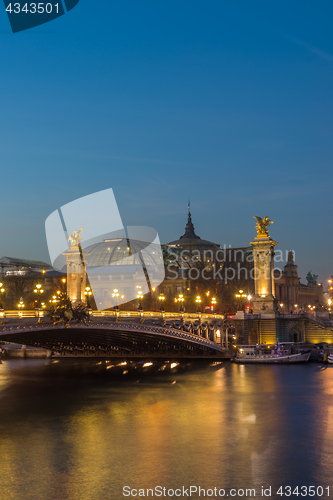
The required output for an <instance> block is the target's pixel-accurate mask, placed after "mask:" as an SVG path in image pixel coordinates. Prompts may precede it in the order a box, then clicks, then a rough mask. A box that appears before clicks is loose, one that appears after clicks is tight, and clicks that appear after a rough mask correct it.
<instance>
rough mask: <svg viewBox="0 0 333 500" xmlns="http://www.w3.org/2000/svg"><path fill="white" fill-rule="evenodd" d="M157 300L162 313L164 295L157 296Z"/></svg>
mask: <svg viewBox="0 0 333 500" xmlns="http://www.w3.org/2000/svg"><path fill="white" fill-rule="evenodd" d="M158 300H159V301H160V311H161V312H164V301H165V295H164V293H160V294H159V296H158Z"/></svg>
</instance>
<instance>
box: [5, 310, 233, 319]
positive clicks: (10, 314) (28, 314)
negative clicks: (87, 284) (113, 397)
mask: <svg viewBox="0 0 333 500" xmlns="http://www.w3.org/2000/svg"><path fill="white" fill-rule="evenodd" d="M46 314H47V312H46V311H44V310H42V309H41V310H38V309H33V310H26V311H5V310H0V318H38V317H40V318H43V317H44V316H46ZM90 314H91V316H93V317H95V318H108V317H109V318H117V317H118V318H177V319H180V318H183V319H185V320H187V319H191V320H196V319H201V320H212V319H224V318H225V316H224V315H223V314H215V313H214V314H205V313H186V312H184V313H174V312H160V311H159V312H157V311H91V312H90Z"/></svg>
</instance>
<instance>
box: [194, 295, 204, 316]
mask: <svg viewBox="0 0 333 500" xmlns="http://www.w3.org/2000/svg"><path fill="white" fill-rule="evenodd" d="M201 302H202V300H201V297H200V295H197V296H196V298H195V303H196V311H197V312H198V308H199V309H200V304H201Z"/></svg>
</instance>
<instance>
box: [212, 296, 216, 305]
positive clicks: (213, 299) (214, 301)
mask: <svg viewBox="0 0 333 500" xmlns="http://www.w3.org/2000/svg"><path fill="white" fill-rule="evenodd" d="M212 305H213V306H214V305H216V298H215V297H213V298H212Z"/></svg>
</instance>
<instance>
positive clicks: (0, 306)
mask: <svg viewBox="0 0 333 500" xmlns="http://www.w3.org/2000/svg"><path fill="white" fill-rule="evenodd" d="M5 291H6V290H5V288H4V286H3V283H0V309H3V305H2V294H3V293H5Z"/></svg>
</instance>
